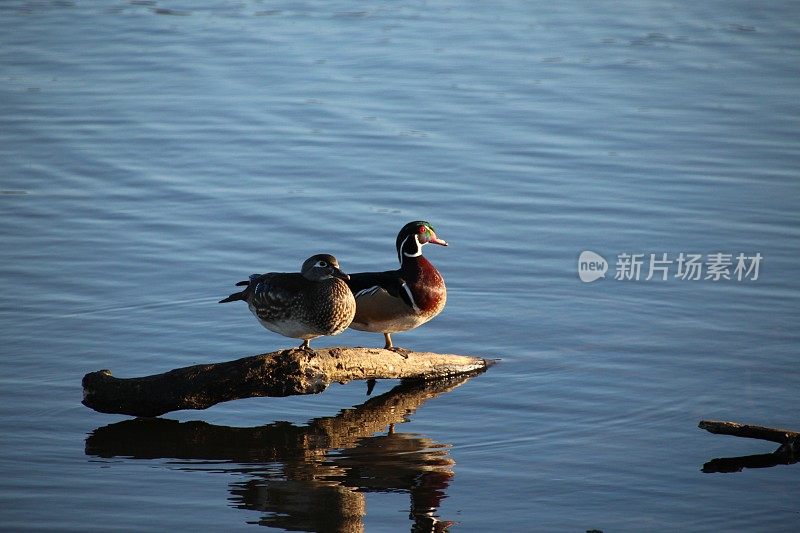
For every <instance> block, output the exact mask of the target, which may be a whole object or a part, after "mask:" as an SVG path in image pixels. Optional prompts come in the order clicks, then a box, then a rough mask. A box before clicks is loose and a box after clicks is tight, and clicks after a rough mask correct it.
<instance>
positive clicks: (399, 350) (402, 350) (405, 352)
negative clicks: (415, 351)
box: [383, 333, 411, 359]
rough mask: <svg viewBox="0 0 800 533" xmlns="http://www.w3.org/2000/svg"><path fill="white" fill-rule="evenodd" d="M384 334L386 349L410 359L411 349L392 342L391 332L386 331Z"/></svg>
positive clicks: (384, 347)
mask: <svg viewBox="0 0 800 533" xmlns="http://www.w3.org/2000/svg"><path fill="white" fill-rule="evenodd" d="M383 336H384V338H385V339H386V344H384V346H383V349H384V350H391V351H393V352H394V353H396V354H397V355H399V356H400V357H402V358H403V359H408V354H409V353H411V352H410V350H406V349H405V348H400V347H399V346H395V345H394V344H392V335H391V333H384V334H383Z"/></svg>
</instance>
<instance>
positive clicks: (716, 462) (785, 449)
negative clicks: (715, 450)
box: [702, 443, 798, 474]
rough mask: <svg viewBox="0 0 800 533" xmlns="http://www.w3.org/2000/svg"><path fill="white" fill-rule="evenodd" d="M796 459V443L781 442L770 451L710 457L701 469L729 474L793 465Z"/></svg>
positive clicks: (708, 472)
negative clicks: (751, 469)
mask: <svg viewBox="0 0 800 533" xmlns="http://www.w3.org/2000/svg"><path fill="white" fill-rule="evenodd" d="M797 460H798V452H797V445H796V444H794V443H792V444H782V445H781V446H780V447H779V448H778V449H777V450H775V451H774V452H772V453H762V454H757V455H744V456H741V457H719V458H717V459H712V460H710V461H708V462H707V463H705V464H704V465H703V468H702V471H703V472H705V473H706V474H730V473H733V472H741V471H742V470H744V469H745V468H771V467H773V466H778V465H793V464H795V463H797Z"/></svg>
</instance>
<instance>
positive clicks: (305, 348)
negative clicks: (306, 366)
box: [296, 339, 317, 355]
mask: <svg viewBox="0 0 800 533" xmlns="http://www.w3.org/2000/svg"><path fill="white" fill-rule="evenodd" d="M296 349H297V350H302V351H304V352H306V353H307V354H309V355H317V352H316V351H315V350H314V348H312V347H311V339H305V340H304V341H303V344H301V345H300V346H298V347H297V348H296Z"/></svg>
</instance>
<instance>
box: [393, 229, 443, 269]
mask: <svg viewBox="0 0 800 533" xmlns="http://www.w3.org/2000/svg"><path fill="white" fill-rule="evenodd" d="M428 243H433V244H438V245H440V246H447V241H445V240H444V239H440V238H439V237H437V236H436V231H434V229H433V226H431V223H430V222H426V221H425V220H415V221H414V222H409V223H408V224H406V225H405V226H403V229H401V230H400V233H398V234H397V242H396V246H397V257H398V259H399V260H400V263H401V264H402V263H403V257H404V256H405V257H417V256H420V255H422V247H423V246H424V245H426V244H428Z"/></svg>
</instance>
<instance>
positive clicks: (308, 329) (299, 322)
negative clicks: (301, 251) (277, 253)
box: [222, 254, 356, 348]
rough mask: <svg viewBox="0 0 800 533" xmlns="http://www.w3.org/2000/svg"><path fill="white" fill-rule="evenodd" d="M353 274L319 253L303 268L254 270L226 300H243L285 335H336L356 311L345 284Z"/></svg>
mask: <svg viewBox="0 0 800 533" xmlns="http://www.w3.org/2000/svg"><path fill="white" fill-rule="evenodd" d="M348 278H349V276H347V274H345V273H344V272H342V271H341V270H340V269H339V264H338V262H337V261H336V258H335V257H333V256H332V255H328V254H318V255H314V256H312V257H310V258H308V259H307V260H306V261H305V262H304V263H303V268H302V271H301V273H299V274H296V273H276V272H271V273H268V274H253V275H252V276H250V279H249V280H248V281H243V282H240V283H239V284H238V285H247V287H246V288H245V289H244V290H243V291H242V292H239V293H235V294H232V295H230V296H229V297H228V298H225V299H224V300H222V302H231V301H235V300H244V301H246V302H247V304H248V307H249V308H250V311H251V312H252V313H253V314H254V315H255V316H256V318H257V319H258V321H259V322H260V323H261V325H262V326H264V327H265V328H267V329H269V330H270V331H274V332H276V333H280V334H281V335H284V336H286V337H292V338H295V339H303V341H304V342H303V344H302V345H301V348H308V347H309V344H308V341H309V340H310V339H313V338H316V337H320V336H322V335H337V334H339V333H341V332H342V331H344V330H345V329H347V327H348V326H349V325H350V323H351V322H352V320H353V317H354V316H355V310H356V302H355V299H354V298H353V293H352V292H351V291H350V289H349V288H348V286H347V284H346V283H345V282H344V281H342V280H343V279H348Z"/></svg>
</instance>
